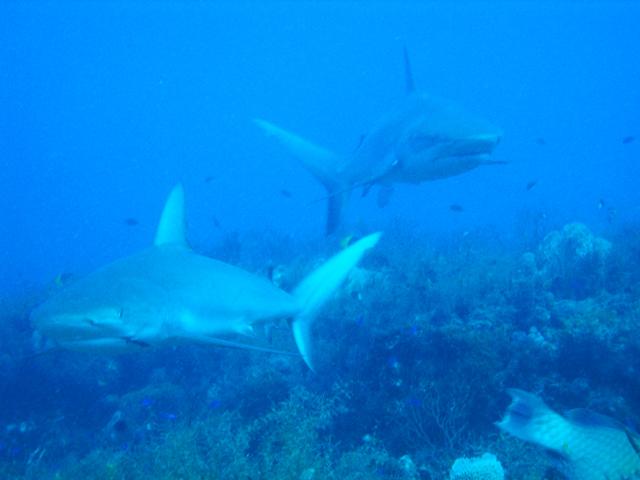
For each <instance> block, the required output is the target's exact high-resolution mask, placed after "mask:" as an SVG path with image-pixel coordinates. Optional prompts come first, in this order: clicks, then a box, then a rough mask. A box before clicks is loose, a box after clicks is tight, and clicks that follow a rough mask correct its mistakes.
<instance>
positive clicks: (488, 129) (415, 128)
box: [254, 49, 505, 234]
mask: <svg viewBox="0 0 640 480" xmlns="http://www.w3.org/2000/svg"><path fill="white" fill-rule="evenodd" d="M404 67H405V68H404V70H405V89H406V95H405V97H404V99H403V101H402V102H401V103H400V105H398V106H397V108H395V109H394V110H393V111H392V112H390V113H389V114H387V115H385V116H384V117H382V118H380V119H379V120H378V122H377V123H376V124H375V125H374V126H373V128H372V129H371V131H370V132H369V133H368V134H367V135H364V136H363V137H362V138H361V141H360V144H359V146H358V148H357V149H356V150H355V151H354V152H353V153H352V154H350V155H346V156H340V155H338V154H335V153H333V152H331V151H329V150H327V149H325V148H322V147H320V146H317V145H314V144H313V143H311V142H309V141H307V140H305V139H303V138H301V137H299V136H297V135H296V134H293V133H291V132H288V131H286V130H284V129H283V128H280V127H278V126H276V125H275V124H273V123H270V122H268V121H266V120H262V119H254V121H255V123H256V124H257V125H258V126H259V127H260V128H261V129H262V130H264V132H265V133H266V134H267V135H269V136H272V137H274V138H275V139H276V140H278V141H279V142H280V143H281V144H282V145H283V146H284V147H285V148H287V149H288V150H289V151H290V152H291V153H292V154H293V155H294V156H295V157H297V158H298V159H299V160H300V161H301V162H302V163H303V165H304V166H305V167H306V168H307V169H308V170H309V171H310V172H311V173H312V174H313V175H314V176H315V177H316V178H317V179H318V180H319V181H320V182H321V183H322V184H323V185H324V186H325V188H326V189H327V191H328V201H329V205H328V214H327V224H326V230H327V233H328V234H329V233H332V232H334V231H335V230H336V228H337V227H338V225H339V223H340V214H341V210H342V208H343V205H344V203H345V202H346V199H347V194H348V192H350V191H351V190H353V189H355V188H356V187H362V188H363V195H366V194H367V192H368V191H369V189H370V188H371V187H372V186H374V185H378V186H380V187H381V190H380V194H379V197H378V204H379V205H380V206H384V204H386V203H387V202H388V199H389V196H390V189H391V186H392V185H393V184H395V183H410V184H418V183H421V182H426V181H432V180H437V179H442V178H447V177H452V176H454V175H460V174H462V173H465V172H468V171H469V170H473V169H474V168H476V167H478V166H480V165H490V164H499V163H505V162H501V161H495V160H492V159H491V154H492V152H493V150H494V149H495V147H496V146H497V145H498V143H499V142H500V138H501V136H502V132H501V131H500V129H499V128H497V127H495V126H494V125H492V124H490V123H489V122H488V121H486V120H484V119H481V118H479V117H476V116H474V115H472V114H470V113H468V112H466V111H465V110H463V109H462V108H460V107H458V106H456V105H455V104H454V103H453V102H450V101H448V100H444V99H441V98H437V97H434V96H431V95H426V94H424V93H420V92H418V91H417V90H416V88H415V83H414V80H413V74H412V72H411V65H410V62H409V56H408V54H407V50H406V49H405V50H404Z"/></svg>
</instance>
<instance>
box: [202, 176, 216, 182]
mask: <svg viewBox="0 0 640 480" xmlns="http://www.w3.org/2000/svg"><path fill="white" fill-rule="evenodd" d="M215 179H216V178H215V177H213V176H211V175H209V176H208V177H205V178H204V183H211V182H213V181H214V180H215Z"/></svg>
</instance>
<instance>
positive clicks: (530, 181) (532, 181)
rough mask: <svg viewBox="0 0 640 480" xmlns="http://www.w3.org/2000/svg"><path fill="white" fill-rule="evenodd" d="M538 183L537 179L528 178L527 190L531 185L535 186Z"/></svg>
mask: <svg viewBox="0 0 640 480" xmlns="http://www.w3.org/2000/svg"><path fill="white" fill-rule="evenodd" d="M537 184H538V179H535V180H529V181H528V182H527V192H528V191H530V190H531V189H532V188H533V187H535V186H536V185H537Z"/></svg>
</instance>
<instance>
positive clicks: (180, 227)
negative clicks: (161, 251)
mask: <svg viewBox="0 0 640 480" xmlns="http://www.w3.org/2000/svg"><path fill="white" fill-rule="evenodd" d="M153 243H154V245H156V246H160V245H180V246H183V247H186V246H187V239H186V234H185V220H184V189H183V188H182V185H181V184H178V185H176V186H175V187H173V190H171V193H170V194H169V197H168V198H167V201H166V203H165V204H164V210H162V216H161V217H160V223H158V229H157V230H156V238H155V240H154V242H153Z"/></svg>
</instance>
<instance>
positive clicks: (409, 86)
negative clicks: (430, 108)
mask: <svg viewBox="0 0 640 480" xmlns="http://www.w3.org/2000/svg"><path fill="white" fill-rule="evenodd" d="M402 52H403V54H404V87H405V90H406V92H407V94H411V93H413V92H415V91H416V84H415V83H414V82H413V72H412V71H411V61H410V60H409V52H408V51H407V47H404V48H403V49H402Z"/></svg>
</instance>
